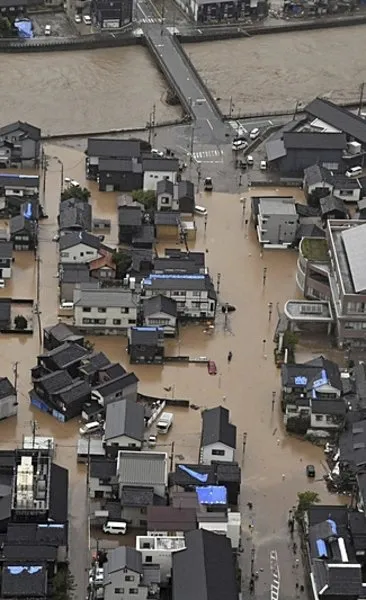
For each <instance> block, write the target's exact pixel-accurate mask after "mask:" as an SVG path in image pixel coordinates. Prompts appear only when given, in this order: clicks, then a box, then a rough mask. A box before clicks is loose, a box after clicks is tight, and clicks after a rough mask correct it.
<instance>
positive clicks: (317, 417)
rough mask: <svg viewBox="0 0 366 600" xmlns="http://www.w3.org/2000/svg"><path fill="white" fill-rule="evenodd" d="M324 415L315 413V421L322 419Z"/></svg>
mask: <svg viewBox="0 0 366 600" xmlns="http://www.w3.org/2000/svg"><path fill="white" fill-rule="evenodd" d="M322 420H323V415H315V421H322Z"/></svg>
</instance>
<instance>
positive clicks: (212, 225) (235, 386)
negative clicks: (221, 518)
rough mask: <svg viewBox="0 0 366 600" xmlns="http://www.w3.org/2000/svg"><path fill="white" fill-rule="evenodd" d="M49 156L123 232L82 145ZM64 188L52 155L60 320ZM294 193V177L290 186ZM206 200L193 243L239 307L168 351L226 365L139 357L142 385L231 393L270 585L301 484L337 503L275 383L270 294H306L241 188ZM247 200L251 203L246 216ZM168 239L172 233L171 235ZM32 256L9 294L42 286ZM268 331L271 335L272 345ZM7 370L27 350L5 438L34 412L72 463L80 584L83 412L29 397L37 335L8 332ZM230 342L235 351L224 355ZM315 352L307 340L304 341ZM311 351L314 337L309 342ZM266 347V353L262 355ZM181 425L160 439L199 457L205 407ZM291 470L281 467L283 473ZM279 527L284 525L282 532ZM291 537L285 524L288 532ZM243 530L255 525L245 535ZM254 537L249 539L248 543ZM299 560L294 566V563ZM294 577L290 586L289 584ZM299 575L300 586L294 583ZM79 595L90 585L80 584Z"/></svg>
mask: <svg viewBox="0 0 366 600" xmlns="http://www.w3.org/2000/svg"><path fill="white" fill-rule="evenodd" d="M46 152H47V154H48V155H49V156H50V157H55V156H57V157H58V158H59V159H60V160H62V161H63V164H64V174H65V176H68V177H71V178H74V179H77V180H78V181H79V182H80V183H81V184H84V183H86V185H88V186H89V187H90V189H91V191H92V204H93V211H94V216H95V217H98V216H103V217H104V218H110V219H111V220H112V222H113V228H112V233H111V236H110V239H107V240H106V241H107V242H108V241H111V242H114V243H115V242H116V240H117V210H116V195H117V194H113V193H100V192H98V191H97V189H96V186H95V184H93V183H90V182H85V177H84V155H83V154H82V153H80V152H78V151H76V150H70V149H68V148H60V147H57V146H47V147H46ZM281 192H282V193H283V190H281V189H277V190H274V191H273V190H268V189H267V190H262V191H261V190H256V193H263V195H266V194H271V195H275V194H281ZM59 193H60V165H59V164H58V163H57V162H56V160H54V159H52V158H50V160H49V170H48V173H47V180H46V201H45V205H46V210H47V213H48V215H49V218H48V219H47V220H44V221H43V222H42V223H41V225H40V256H41V261H42V262H41V298H40V310H41V320H42V325H43V326H46V325H50V324H53V323H55V322H56V320H57V316H56V315H57V308H58V302H57V294H58V286H57V244H55V243H54V242H52V237H53V235H54V234H55V232H56V229H57V221H56V219H57V209H58V200H59ZM289 193H291V191H290V190H288V189H286V194H287V195H288V194H289ZM296 193H297V194H300V193H301V192H299V191H298V190H297V192H296ZM199 203H200V204H203V205H205V206H206V207H207V209H208V222H207V231H206V233H205V232H204V223H203V220H202V219H200V218H198V220H197V223H198V236H197V242H196V244H194V245H192V249H193V248H195V249H200V250H205V251H206V255H207V265H208V267H209V270H210V273H211V276H212V277H213V279H214V281H215V282H216V280H217V276H218V274H219V273H220V274H221V283H220V301H221V302H226V301H228V302H230V303H231V304H234V305H235V306H236V308H237V310H236V312H235V313H232V314H230V317H229V321H228V327H227V329H225V323H224V319H223V315H222V313H221V312H218V317H217V322H216V327H215V329H214V331H213V333H212V334H211V335H208V334H207V333H205V331H204V328H203V326H200V325H194V326H187V327H183V328H182V330H181V334H180V336H179V339H177V340H173V341H170V342H169V344H168V346H169V348H168V352H169V354H173V353H175V354H179V353H182V354H185V355H186V354H188V355H190V356H207V357H209V358H210V359H213V360H214V361H215V362H216V364H217V367H218V374H217V376H209V375H208V372H207V368H206V367H205V366H201V365H189V366H188V365H181V366H177V365H167V366H164V367H159V366H136V367H134V370H135V372H136V374H137V375H138V377H139V378H140V391H141V392H143V393H144V392H146V393H149V394H151V395H156V396H161V395H163V396H164V395H166V394H167V392H166V391H164V388H165V387H171V389H172V391H171V394H174V397H175V398H188V399H189V400H191V401H192V402H193V403H195V404H197V405H199V406H200V408H201V409H203V408H206V407H213V406H216V405H219V404H223V405H224V406H226V407H227V408H228V409H230V412H231V418H232V421H233V422H234V423H235V424H236V426H237V428H238V450H237V459H238V461H239V462H240V463H241V464H242V465H243V485H242V505H243V507H244V506H245V504H246V502H247V501H248V500H250V501H252V502H253V503H254V513H253V514H254V515H255V530H254V534H253V541H254V543H255V545H256V548H257V557H258V568H259V567H260V566H263V569H264V571H263V573H264V575H263V582H262V583H263V586H264V588H263V589H264V590H265V589H267V588H266V587H265V586H268V572H269V552H270V550H272V549H277V550H278V552H279V560H280V568H282V567H281V565H283V568H284V569H285V570H286V569H288V568H291V557H290V555H289V549H288V544H287V543H285V542H283V536H284V535H285V534H284V528H285V530H286V516H287V511H288V508H289V507H291V506H292V505H293V504H294V503H295V502H296V494H297V492H298V491H301V490H305V489H307V488H309V486H310V487H311V489H314V490H316V491H317V492H319V494H320V496H321V498H322V499H323V500H324V501H325V502H328V503H332V502H333V503H334V502H337V501H338V500H337V497H332V498H331V499H329V496H328V494H327V492H326V490H325V486H324V485H323V482H322V481H321V476H322V474H323V473H324V467H323V465H322V462H321V461H322V459H323V454H322V451H321V450H320V449H319V448H317V447H314V446H312V445H311V444H309V443H306V442H303V441H299V440H296V439H294V438H291V437H289V436H287V435H286V433H285V431H284V428H283V425H282V415H281V411H280V406H279V403H278V404H277V406H276V408H275V411H274V412H273V413H272V411H271V398H272V391H276V394H277V397H278V396H279V388H280V379H279V371H278V370H277V369H276V367H275V365H274V362H273V359H272V356H273V343H272V338H273V333H274V327H275V322H276V319H275V318H274V316H275V315H273V318H272V321H269V320H268V302H273V304H274V306H276V303H277V302H278V303H279V304H280V306H282V305H283V302H284V301H285V300H286V299H288V298H290V297H294V296H296V295H297V291H296V286H295V270H296V258H297V255H296V252H293V251H286V252H282V251H275V252H270V251H266V252H265V253H264V255H263V257H262V258H261V257H260V252H259V247H258V243H257V241H256V237H255V233H254V231H253V230H252V228H250V229H249V230H247V229H246V227H245V224H244V215H243V210H242V205H241V203H240V200H239V197H238V196H235V195H225V194H215V193H214V194H212V195H205V194H204V193H202V194H201V195H200V198H199ZM248 211H249V202H248V206H247V216H248ZM170 245H171V243H170ZM264 267H266V268H267V280H266V285H265V287H264V288H263V285H262V275H263V268H264ZM34 284H35V267H34V259H33V255H32V254H31V253H29V254H25V253H19V252H16V253H15V263H14V275H13V280H12V282H11V283H10V285H9V287H8V288H6V289H5V290H2V291H1V295H2V296H7V295H10V292H11V295H13V297H18V298H19V297H24V296H26V297H32V296H33V297H34V293H35V289H34V288H35V285H34ZM91 340H92V341H93V342H94V344H95V349H96V350H103V351H105V352H106V353H107V354H108V356H109V357H110V358H111V359H112V360H115V361H120V362H121V363H122V364H124V365H128V357H127V353H126V339H125V338H123V337H111V336H109V337H96V338H91ZM263 340H266V344H265V349H264V348H263ZM1 341H2V344H1V348H0V356H1V359H2V371H1V375H7V376H9V377H10V378H11V377H12V369H13V365H14V363H15V361H19V365H18V366H19V413H18V418H17V419H15V418H14V419H10V420H7V421H5V422H3V423H0V439H1V444H2V447H5V448H6V447H14V445H15V444H16V443H19V442H20V441H21V439H22V436H23V435H24V434H28V435H29V433H30V423H31V420H32V419H36V420H37V423H38V431H39V434H40V435H52V436H54V437H55V438H56V440H57V453H56V460H57V461H58V462H59V463H60V464H62V465H64V466H66V467H67V468H68V469H69V473H70V483H71V485H70V512H71V550H70V551H71V564H72V567H73V569H74V572H75V573H77V574H78V582H79V585H83V584H85V572H84V569H85V563H86V549H85V548H86V545H85V544H86V526H85V522H86V492H85V470H84V469H83V468H79V467H78V466H77V464H76V441H77V430H78V427H79V424H78V422H77V420H74V421H71V422H69V423H67V424H65V425H62V424H60V423H58V422H57V421H56V420H54V419H53V418H51V417H50V416H46V415H44V414H42V413H40V412H39V411H37V410H35V409H32V408H30V405H29V401H28V395H27V393H28V390H29V389H30V368H31V367H32V366H33V365H34V364H35V363H36V356H37V354H38V352H39V343H38V335H37V333H35V334H34V335H33V336H32V337H27V336H24V337H17V336H14V337H11V336H6V335H3V336H1ZM229 350H231V351H232V353H233V360H232V362H231V363H230V364H228V363H227V354H228V352H229ZM306 352H309V348H307V349H306ZM310 352H311V349H310ZM264 354H265V355H266V357H265V356H264ZM174 412H175V420H174V426H173V428H172V430H171V432H170V433H169V435H168V436H167V439H166V441H165V440H164V443H163V444H162V447H161V449H165V450H166V451H167V452H170V444H171V441H172V440H174V441H175V460H176V461H177V462H179V461H183V460H185V461H192V462H194V461H196V460H197V458H198V446H199V435H200V427H201V416H200V411H194V410H191V409H187V410H183V409H177V410H175V411H174ZM244 432H246V433H247V444H246V449H245V456H244V457H243V456H242V440H243V434H244ZM308 463H312V464H314V465H315V466H316V470H317V474H318V475H319V480H318V479H316V480H315V481H314V482H311V483H309V482H308V481H307V479H306V477H305V466H306V464H308ZM283 475H284V478H283ZM247 528H248V515H247V513H246V510H245V509H244V508H243V531H244V534H245V535H246V534H247ZM281 536H282V537H281ZM285 538H286V536H285ZM244 540H246V537H245V536H244ZM245 545H246V541H244V546H245ZM289 565H290V567H289ZM282 582H283V583H282V585H283V586H284V593H285V592H286V593H285V596H284V597H287V596H288V597H289V598H290V597H291V596H292V595H294V582H293V578H291V577H284V578H283V580H282ZM286 586H287V588H288V589H287V591H286ZM291 586H292V587H291ZM78 597H79V598H81V597H82V596H81V594H80V593H79V594H78Z"/></svg>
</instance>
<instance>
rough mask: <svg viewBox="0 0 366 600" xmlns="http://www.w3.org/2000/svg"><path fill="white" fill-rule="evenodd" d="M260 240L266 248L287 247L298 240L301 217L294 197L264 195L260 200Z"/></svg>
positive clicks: (258, 226)
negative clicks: (297, 234) (297, 233)
mask: <svg viewBox="0 0 366 600" xmlns="http://www.w3.org/2000/svg"><path fill="white" fill-rule="evenodd" d="M258 208H259V212H258V225H257V234H258V240H259V242H260V243H261V244H263V247H264V248H286V247H288V246H291V244H293V243H294V242H295V240H296V232H297V226H298V222H299V217H298V214H297V212H296V207H295V200H294V199H293V198H280V197H268V198H266V197H263V198H260V200H259V206H258Z"/></svg>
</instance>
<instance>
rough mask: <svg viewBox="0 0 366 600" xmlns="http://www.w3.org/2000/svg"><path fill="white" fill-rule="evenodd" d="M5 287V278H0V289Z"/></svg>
mask: <svg viewBox="0 0 366 600" xmlns="http://www.w3.org/2000/svg"><path fill="white" fill-rule="evenodd" d="M4 287H5V279H0V290H3V289H4Z"/></svg>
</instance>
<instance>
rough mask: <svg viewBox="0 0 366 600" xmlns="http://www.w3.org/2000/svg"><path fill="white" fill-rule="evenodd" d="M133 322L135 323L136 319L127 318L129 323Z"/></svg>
mask: <svg viewBox="0 0 366 600" xmlns="http://www.w3.org/2000/svg"><path fill="white" fill-rule="evenodd" d="M134 323H136V319H128V324H129V325H133V324H134Z"/></svg>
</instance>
